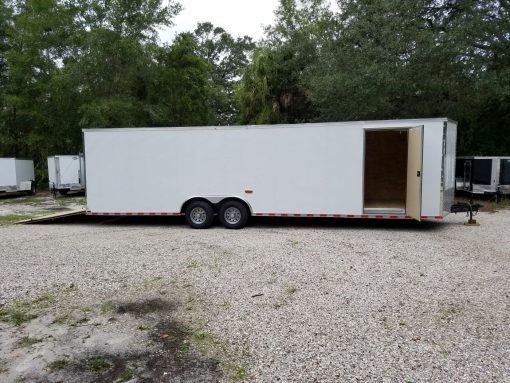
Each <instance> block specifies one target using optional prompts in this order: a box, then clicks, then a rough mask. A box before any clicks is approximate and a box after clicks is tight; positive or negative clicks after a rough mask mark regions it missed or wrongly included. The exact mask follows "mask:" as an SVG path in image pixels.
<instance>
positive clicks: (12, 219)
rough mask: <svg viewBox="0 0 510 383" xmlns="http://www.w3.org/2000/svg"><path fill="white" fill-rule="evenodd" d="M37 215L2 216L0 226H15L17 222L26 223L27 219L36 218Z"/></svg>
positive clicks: (0, 216)
mask: <svg viewBox="0 0 510 383" xmlns="http://www.w3.org/2000/svg"><path fill="white" fill-rule="evenodd" d="M35 217H36V215H28V214H8V215H0V226H7V225H14V224H15V223H16V222H19V221H24V220H26V219H31V218H35Z"/></svg>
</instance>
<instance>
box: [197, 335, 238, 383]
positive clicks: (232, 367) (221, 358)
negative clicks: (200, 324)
mask: <svg viewBox="0 0 510 383" xmlns="http://www.w3.org/2000/svg"><path fill="white" fill-rule="evenodd" d="M192 341H193V344H194V345H195V347H196V348H197V349H198V351H199V352H200V353H201V354H203V355H205V356H207V357H209V358H212V359H214V360H216V361H217V362H218V364H219V366H220V368H221V369H222V370H223V372H224V374H225V375H226V376H227V377H228V378H229V380H230V381H234V382H239V381H243V380H245V379H246V378H248V372H247V371H246V368H245V367H244V366H243V365H242V363H241V362H239V361H237V360H235V358H233V357H232V355H231V353H230V352H229V351H228V348H227V346H226V345H225V344H224V343H223V342H222V341H221V340H219V339H218V338H216V337H215V336H214V335H212V334H210V333H207V332H199V333H196V334H194V335H193V336H192Z"/></svg>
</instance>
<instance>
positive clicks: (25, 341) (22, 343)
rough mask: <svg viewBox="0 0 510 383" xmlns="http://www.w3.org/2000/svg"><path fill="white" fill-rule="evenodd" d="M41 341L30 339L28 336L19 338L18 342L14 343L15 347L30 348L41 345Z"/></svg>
mask: <svg viewBox="0 0 510 383" xmlns="http://www.w3.org/2000/svg"><path fill="white" fill-rule="evenodd" d="M42 341H43V340H42V339H40V338H31V337H29V336H24V337H23V338H21V339H20V340H18V341H17V342H16V346H18V347H23V348H28V347H32V346H33V345H34V344H36V343H41V342H42Z"/></svg>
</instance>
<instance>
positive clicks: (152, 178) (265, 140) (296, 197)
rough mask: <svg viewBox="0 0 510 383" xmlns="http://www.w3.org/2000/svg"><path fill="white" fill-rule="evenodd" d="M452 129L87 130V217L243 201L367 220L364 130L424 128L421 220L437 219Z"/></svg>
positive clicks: (364, 125)
mask: <svg viewBox="0 0 510 383" xmlns="http://www.w3.org/2000/svg"><path fill="white" fill-rule="evenodd" d="M444 121H445V120H444V119H432V120H398V121H371V122H361V123H332V124H308V125H291V126H285V125H284V126H281V125H280V126H264V127H258V126H253V127H235V128H183V129H176V128H173V129H132V130H129V129H112V130H85V131H84V141H85V158H86V178H87V205H88V210H90V211H92V212H110V213H120V214H126V213H136V212H145V213H150V212H155V213H160V212H168V213H176V212H180V211H181V207H182V203H183V202H184V201H186V200H188V199H189V198H192V197H208V198H210V199H211V200H213V199H217V200H220V199H221V198H222V197H230V196H237V197H239V198H241V199H243V200H245V201H247V203H248V204H249V205H250V207H251V210H252V213H288V214H363V171H364V170H363V164H364V150H363V145H364V144H363V143H364V131H365V129H391V128H399V129H401V128H412V127H416V126H424V153H423V176H422V182H423V186H422V215H424V216H438V215H441V214H442V206H441V171H442V169H441V166H442V137H443V125H444ZM452 172H453V170H452ZM246 189H251V190H253V193H252V194H246V193H245V190H246Z"/></svg>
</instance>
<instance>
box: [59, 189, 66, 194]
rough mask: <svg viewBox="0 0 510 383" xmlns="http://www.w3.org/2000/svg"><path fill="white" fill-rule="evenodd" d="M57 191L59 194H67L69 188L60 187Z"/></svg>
mask: <svg viewBox="0 0 510 383" xmlns="http://www.w3.org/2000/svg"><path fill="white" fill-rule="evenodd" d="M58 193H59V194H60V195H67V194H68V193H69V190H68V189H61V190H59V191H58Z"/></svg>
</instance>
